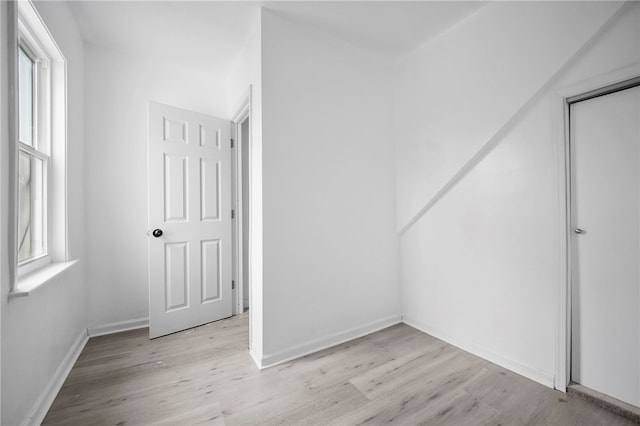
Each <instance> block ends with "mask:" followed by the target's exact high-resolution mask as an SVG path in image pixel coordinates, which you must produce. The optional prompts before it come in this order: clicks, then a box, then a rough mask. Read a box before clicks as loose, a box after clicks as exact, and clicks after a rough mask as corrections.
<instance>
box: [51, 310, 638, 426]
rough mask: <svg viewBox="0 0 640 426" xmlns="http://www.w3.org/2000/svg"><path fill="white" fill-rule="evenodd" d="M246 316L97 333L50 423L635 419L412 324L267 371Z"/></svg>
mask: <svg viewBox="0 0 640 426" xmlns="http://www.w3.org/2000/svg"><path fill="white" fill-rule="evenodd" d="M247 321H248V316H247V314H244V315H242V316H239V317H234V318H231V319H228V320H223V321H219V322H216V323H212V324H208V325H205V326H202V327H198V328H195V329H191V330H187V331H184V332H181V333H176V334H173V335H170V336H167V337H163V338H160V339H156V340H149V339H148V337H147V333H148V330H147V329H142V330H136V331H129V332H125V333H119V334H115V335H110V336H104V337H96V338H92V339H90V340H89V343H88V344H87V346H86V348H85V349H84V351H83V352H82V354H81V355H80V358H79V359H78V362H77V363H76V365H75V367H74V368H73V370H72V371H71V374H70V375H69V377H68V379H67V381H66V382H65V384H64V386H63V387H62V390H61V391H60V393H59V394H58V396H57V398H56V400H55V402H54V403H53V406H52V407H51V410H50V411H49V413H48V415H47V417H46V418H45V421H44V424H65V425H92V424H108V425H133V424H166V425H190V424H213V425H223V424H226V425H256V424H270V425H271V424H290V425H319V424H334V425H355V424H363V423H365V424H372V425H377V424H385V423H394V424H399V425H415V424H428V425H442V424H445V425H485V424H486V425H523V424H534V425H626V424H631V422H629V421H628V420H626V419H624V418H622V417H618V416H617V415H615V414H613V413H610V412H608V411H604V410H603V409H600V408H598V407H596V406H594V405H591V404H590V403H588V402H586V401H583V400H581V399H578V398H577V397H575V396H571V395H565V394H562V393H560V392H557V391H554V390H551V389H548V388H545V387H544V386H542V385H539V384H537V383H535V382H532V381H530V380H527V379H525V378H523V377H521V376H518V375H517V374H514V373H511V372H509V371H507V370H505V369H503V368H500V367H498V366H496V365H494V364H491V363H489V362H487V361H484V360H482V359H480V358H478V357H476V356H473V355H471V354H469V353H467V352H464V351H462V350H460V349H457V348H455V347H454V346H451V345H448V344H446V343H444V342H442V341H440V340H438V339H435V338H433V337H431V336H429V335H426V334H424V333H421V332H419V331H417V330H415V329H413V328H411V327H409V326H407V325H404V324H399V325H396V326H393V327H390V328H387V329H386V330H383V331H380V332H378V333H374V334H371V335H369V336H366V337H363V338H360V339H357V340H354V341H351V342H348V343H345V344H342V345H339V346H336V347H334V348H331V349H327V350H325V351H322V352H319V353H316V354H313V355H310V356H307V357H305V358H302V359H299V360H296V361H293V362H289V363H286V364H283V365H280V366H277V367H273V368H270V369H266V370H263V371H258V369H257V368H256V367H255V365H254V363H253V361H252V360H251V359H250V357H249V354H248V352H247V341H248V337H247V327H248V324H247Z"/></svg>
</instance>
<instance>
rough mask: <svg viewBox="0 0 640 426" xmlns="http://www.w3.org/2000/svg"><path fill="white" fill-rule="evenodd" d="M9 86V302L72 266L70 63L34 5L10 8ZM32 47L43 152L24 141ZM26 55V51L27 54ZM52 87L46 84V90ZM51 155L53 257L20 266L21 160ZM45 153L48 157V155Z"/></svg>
mask: <svg viewBox="0 0 640 426" xmlns="http://www.w3.org/2000/svg"><path fill="white" fill-rule="evenodd" d="M7 12H8V25H7V32H8V40H9V43H8V44H9V46H8V56H9V84H10V85H11V86H13V87H14V90H10V91H9V94H8V98H9V114H8V116H9V121H8V133H9V217H8V224H9V232H8V240H9V253H8V256H7V257H8V260H9V262H8V266H9V268H8V269H9V271H8V272H9V273H8V275H9V287H10V288H9V295H8V297H9V300H11V299H15V298H19V297H23V296H28V295H30V294H31V293H32V292H33V291H35V290H36V289H37V288H39V287H40V286H42V285H43V284H46V283H48V282H50V281H51V280H52V278H54V277H55V276H57V275H59V274H61V273H63V272H64V271H66V270H67V269H69V268H70V267H72V266H73V265H74V264H75V263H77V262H78V261H77V260H71V258H70V254H69V244H68V243H69V241H68V212H67V166H68V162H67V116H68V114H67V61H66V59H65V57H64V55H63V53H62V51H61V50H60V48H59V46H58V44H57V43H56V40H55V38H54V36H53V35H52V33H51V32H50V31H49V29H48V28H47V25H46V23H45V22H44V20H43V19H42V17H41V16H40V14H39V13H38V10H37V9H36V7H35V6H34V4H33V3H32V2H31V0H18V1H15V2H8V3H7ZM25 45H26V46H27V47H28V48H29V49H30V51H31V53H33V56H31V58H33V57H37V58H38V64H37V70H38V71H37V72H38V76H37V77H38V78H37V80H38V82H37V83H36V87H35V89H34V91H36V90H37V91H39V94H38V99H39V105H38V106H37V107H36V108H37V110H36V112H35V114H36V115H37V117H36V118H35V119H37V120H38V122H37V124H36V125H35V126H36V127H37V129H38V130H37V133H38V134H37V135H36V137H37V141H38V142H37V143H36V148H38V149H37V150H32V149H31V147H29V145H28V144H26V147H25V146H24V145H25V144H22V145H21V142H20V141H19V138H20V134H19V117H18V115H19V99H18V93H17V92H18V90H16V89H17V87H18V86H17V85H18V82H19V81H18V77H19V76H18V71H19V62H18V61H19V48H20V47H21V46H25ZM25 51H26V50H25ZM44 84H46V85H44ZM34 151H37V152H38V157H39V156H40V154H44V155H46V156H48V165H47V166H46V169H47V170H46V171H45V170H43V180H44V179H45V178H46V179H47V182H46V190H47V195H46V198H47V203H46V210H45V213H44V214H46V215H47V222H48V226H47V232H46V236H44V237H43V239H44V238H46V243H47V248H48V250H47V253H48V254H47V256H42V257H39V258H37V259H35V258H34V259H32V261H30V262H27V261H25V262H20V263H19V262H18V254H19V253H18V215H19V204H18V201H19V185H20V183H19V159H20V152H25V153H27V152H28V153H29V155H31V154H34ZM43 151H44V152H43Z"/></svg>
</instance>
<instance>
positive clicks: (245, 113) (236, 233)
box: [231, 86, 253, 347]
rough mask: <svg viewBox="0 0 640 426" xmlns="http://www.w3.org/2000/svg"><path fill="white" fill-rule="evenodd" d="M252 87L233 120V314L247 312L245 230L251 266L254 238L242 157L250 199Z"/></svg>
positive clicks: (249, 278)
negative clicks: (245, 136) (245, 202)
mask: <svg viewBox="0 0 640 426" xmlns="http://www.w3.org/2000/svg"><path fill="white" fill-rule="evenodd" d="M251 111H252V87H251V86H249V88H248V89H247V92H246V93H245V95H244V96H243V98H242V101H241V102H240V106H239V107H238V108H237V109H236V113H235V114H234V116H233V119H232V126H231V133H232V137H233V141H234V148H233V149H232V150H231V163H232V165H233V170H232V178H231V180H232V187H231V198H232V205H233V209H234V211H235V219H234V220H233V221H232V240H233V244H234V249H233V261H232V265H233V272H232V276H233V280H234V281H235V283H236V292H235V294H236V303H235V306H234V315H240V314H242V313H243V311H244V305H243V303H244V289H243V285H242V283H243V281H244V277H243V271H244V268H243V262H244V259H243V256H242V252H243V235H244V233H245V232H246V233H248V234H249V235H248V241H249V255H248V262H249V265H251V263H252V262H251V244H252V241H253V238H252V232H251V220H249V227H248V228H249V229H243V226H242V217H243V212H244V210H245V209H247V210H249V215H250V216H251V209H250V206H244V205H243V203H242V184H243V182H242V156H243V154H246V155H248V156H249V161H248V162H249V170H248V176H249V182H248V186H247V187H248V191H249V200H251V193H252V188H251V176H252V175H253V173H252V162H251V153H252V146H253V143H252V133H253V132H252V114H251ZM245 120H249V141H248V144H247V147H248V152H246V153H243V152H242V140H241V136H242V130H241V125H242V123H243V122H244V121H245ZM248 272H249V276H248V277H247V279H248V281H249V295H248V296H249V297H248V299H249V323H251V288H252V286H251V283H252V279H251V278H252V273H251V267H249V268H248ZM249 347H251V327H249Z"/></svg>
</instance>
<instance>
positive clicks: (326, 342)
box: [249, 311, 402, 369]
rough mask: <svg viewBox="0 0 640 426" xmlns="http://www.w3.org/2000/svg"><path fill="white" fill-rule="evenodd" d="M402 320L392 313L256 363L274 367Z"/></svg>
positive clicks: (277, 353)
mask: <svg viewBox="0 0 640 426" xmlns="http://www.w3.org/2000/svg"><path fill="white" fill-rule="evenodd" d="M249 312H251V311H249ZM401 322H402V318H401V316H400V315H392V316H390V317H387V318H382V319H379V320H375V321H371V322H369V323H366V324H362V325H359V326H356V327H352V328H349V329H347V330H343V331H339V332H336V333H331V334H328V335H326V336H323V337H319V338H316V339H313V340H309V341H308V342H305V343H302V344H300V345H296V346H292V347H290V348H287V349H283V350H281V351H278V352H276V353H273V354H267V355H264V356H263V357H262V359H261V360H260V362H257V361H256V364H257V365H258V367H259V368H260V369H263V368H269V367H274V366H276V365H279V364H282V363H285V362H288V361H292V360H294V359H297V358H302V357H303V356H306V355H309V354H312V353H315V352H319V351H321V350H323V349H327V348H331V347H333V346H336V345H339V344H341V343H344V342H348V341H350V340H353V339H357V338H359V337H362V336H366V335H368V334H371V333H375V332H376V331H380V330H382V329H385V328H387V327H391V326H392V325H395V324H399V323H401ZM251 355H252V356H254V354H253V352H251ZM254 360H255V358H254Z"/></svg>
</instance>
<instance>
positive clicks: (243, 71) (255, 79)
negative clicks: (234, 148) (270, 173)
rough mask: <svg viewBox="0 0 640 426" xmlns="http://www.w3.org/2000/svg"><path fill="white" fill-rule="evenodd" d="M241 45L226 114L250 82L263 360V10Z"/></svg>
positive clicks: (255, 278) (255, 344) (258, 356)
mask: <svg viewBox="0 0 640 426" xmlns="http://www.w3.org/2000/svg"><path fill="white" fill-rule="evenodd" d="M255 19H256V20H255V23H254V25H253V27H252V29H251V32H250V34H249V36H248V37H247V41H246V43H245V46H244V48H243V49H242V51H241V52H239V53H238V58H237V59H236V62H235V63H234V65H233V67H232V68H231V72H230V73H229V81H228V91H227V97H228V99H229V113H228V116H229V117H232V118H235V117H234V115H235V114H237V113H238V110H239V108H240V106H241V103H242V102H243V99H244V98H245V96H246V95H247V91H248V90H249V86H251V97H252V100H251V104H252V106H251V159H250V162H251V166H250V167H251V201H250V204H251V212H250V214H251V217H250V225H249V226H250V228H251V239H252V244H251V248H250V250H251V254H250V255H251V277H250V279H251V296H250V299H251V310H250V312H249V315H250V324H249V327H250V334H251V347H250V351H251V356H252V357H253V359H254V360H255V361H256V363H257V364H258V365H261V362H262V341H263V340H262V324H263V320H262V318H263V298H262V12H260V13H259V14H258V15H257V16H256V18H255Z"/></svg>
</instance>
